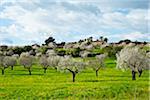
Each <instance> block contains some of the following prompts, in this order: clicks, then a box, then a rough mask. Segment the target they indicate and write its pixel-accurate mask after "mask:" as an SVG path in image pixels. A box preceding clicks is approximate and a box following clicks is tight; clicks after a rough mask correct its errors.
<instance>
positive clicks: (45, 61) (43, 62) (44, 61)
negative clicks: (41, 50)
mask: <svg viewBox="0 0 150 100" xmlns="http://www.w3.org/2000/svg"><path fill="white" fill-rule="evenodd" d="M39 62H40V64H41V65H42V67H43V69H44V73H46V70H47V68H48V66H49V65H48V59H47V57H46V55H42V56H41V57H40V60H39Z"/></svg>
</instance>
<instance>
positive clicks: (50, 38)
mask: <svg viewBox="0 0 150 100" xmlns="http://www.w3.org/2000/svg"><path fill="white" fill-rule="evenodd" d="M54 41H55V39H54V38H53V37H49V38H48V39H46V40H45V44H46V45H48V44H49V43H50V42H54Z"/></svg>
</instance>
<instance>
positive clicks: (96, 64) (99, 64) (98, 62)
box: [89, 54, 106, 77]
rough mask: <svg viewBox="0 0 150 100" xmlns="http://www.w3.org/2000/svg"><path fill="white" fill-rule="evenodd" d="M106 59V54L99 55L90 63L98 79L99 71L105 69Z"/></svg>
mask: <svg viewBox="0 0 150 100" xmlns="http://www.w3.org/2000/svg"><path fill="white" fill-rule="evenodd" d="M105 58H106V55H105V54H101V55H97V56H96V59H95V60H91V61H89V66H90V67H91V68H92V69H93V70H94V71H95V73H96V76H97V77H98V71H99V70H100V68H104V67H105V66H104V65H105V64H104V60H105Z"/></svg>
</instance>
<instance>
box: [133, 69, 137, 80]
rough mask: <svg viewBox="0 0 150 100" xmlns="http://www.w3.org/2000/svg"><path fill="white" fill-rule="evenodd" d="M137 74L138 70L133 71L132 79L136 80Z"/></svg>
mask: <svg viewBox="0 0 150 100" xmlns="http://www.w3.org/2000/svg"><path fill="white" fill-rule="evenodd" d="M135 74H136V72H135V71H132V80H136V78H135Z"/></svg>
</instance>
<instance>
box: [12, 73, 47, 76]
mask: <svg viewBox="0 0 150 100" xmlns="http://www.w3.org/2000/svg"><path fill="white" fill-rule="evenodd" d="M12 75H16V76H35V75H44V74H35V73H34V74H32V75H29V74H26V73H23V74H20V73H19V74H12Z"/></svg>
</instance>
